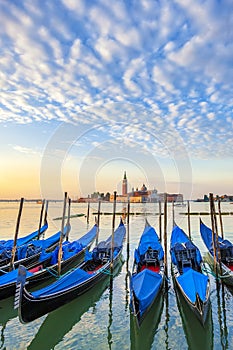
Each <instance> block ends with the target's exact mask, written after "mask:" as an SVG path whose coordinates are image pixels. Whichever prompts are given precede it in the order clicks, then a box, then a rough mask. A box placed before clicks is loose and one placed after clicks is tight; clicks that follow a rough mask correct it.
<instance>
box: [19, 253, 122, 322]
mask: <svg viewBox="0 0 233 350" xmlns="http://www.w3.org/2000/svg"><path fill="white" fill-rule="evenodd" d="M120 258H121V252H119V254H118V255H117V256H116V257H115V259H114V261H113V268H114V267H116V265H117V264H118V262H119V260H120ZM80 268H81V266H80ZM103 268H104V271H102V272H98V273H96V274H95V273H94V274H93V276H92V277H91V278H90V279H88V280H86V281H84V282H83V283H80V284H78V285H77V286H75V287H73V288H70V289H67V290H64V291H63V292H60V293H54V294H52V295H49V296H45V297H43V298H37V299H34V298H33V297H32V295H31V294H30V293H28V292H27V290H26V288H25V286H24V287H22V286H21V287H19V288H21V290H20V292H19V293H20V298H21V303H20V305H19V318H20V321H21V322H22V323H27V322H31V321H33V320H35V319H37V318H39V317H41V316H43V315H45V314H47V313H48V312H51V311H53V310H55V309H57V308H59V307H61V306H62V305H65V304H66V303H68V302H70V301H71V300H73V299H75V298H77V297H78V296H80V295H82V294H83V293H85V292H86V291H88V290H89V289H91V288H93V287H95V285H96V284H98V283H99V282H100V281H102V280H104V279H106V278H109V273H110V270H111V266H110V263H109V262H108V263H107V264H106V265H104V266H103Z"/></svg>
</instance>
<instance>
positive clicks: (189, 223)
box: [188, 201, 191, 239]
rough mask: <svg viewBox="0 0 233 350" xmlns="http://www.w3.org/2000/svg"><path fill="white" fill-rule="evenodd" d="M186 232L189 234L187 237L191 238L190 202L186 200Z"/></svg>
mask: <svg viewBox="0 0 233 350" xmlns="http://www.w3.org/2000/svg"><path fill="white" fill-rule="evenodd" d="M188 234H189V239H191V222H190V204H189V201H188Z"/></svg>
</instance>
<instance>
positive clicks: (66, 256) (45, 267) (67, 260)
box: [0, 225, 98, 300]
mask: <svg viewBox="0 0 233 350" xmlns="http://www.w3.org/2000/svg"><path fill="white" fill-rule="evenodd" d="M97 230H98V226H97V225H94V226H93V228H92V229H91V230H90V231H89V232H87V233H86V234H85V235H84V236H82V237H81V238H79V239H77V240H76V241H73V242H69V241H65V242H63V244H62V260H61V265H60V267H61V274H64V273H66V272H67V271H69V270H70V269H71V268H74V267H76V266H77V265H78V264H79V263H81V261H82V260H83V258H84V254H85V251H86V249H88V248H89V247H90V246H91V244H92V243H93V241H94V239H95V238H96V234H97ZM58 250H59V247H57V248H55V250H54V251H52V252H47V253H46V252H43V253H41V257H40V259H39V260H38V261H37V263H35V264H34V266H33V267H32V268H30V269H27V272H26V283H27V288H31V287H35V286H37V285H39V284H40V283H43V282H45V281H48V280H50V279H51V280H53V281H54V280H55V278H57V277H58ZM17 275H18V269H15V270H13V271H10V272H8V273H6V274H5V275H3V276H0V300H1V299H5V298H8V297H10V296H12V295H14V293H15V283H16V281H17Z"/></svg>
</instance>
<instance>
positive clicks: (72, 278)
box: [31, 269, 92, 298]
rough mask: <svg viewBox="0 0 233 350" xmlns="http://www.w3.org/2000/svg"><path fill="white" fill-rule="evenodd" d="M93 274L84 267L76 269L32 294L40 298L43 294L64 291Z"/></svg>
mask: <svg viewBox="0 0 233 350" xmlns="http://www.w3.org/2000/svg"><path fill="white" fill-rule="evenodd" d="M91 277H92V276H91V275H90V274H88V273H87V272H86V271H83V270H82V269H75V270H74V271H72V272H71V273H69V274H67V275H65V276H63V277H61V278H60V279H59V280H57V281H56V282H54V283H52V284H50V285H48V286H47V287H45V288H42V289H39V290H37V291H35V292H32V293H31V294H32V295H33V296H34V297H35V298H40V297H42V296H46V295H51V294H53V293H57V292H62V291H64V290H66V289H68V288H72V287H74V286H76V285H78V284H79V283H82V282H84V281H86V280H87V279H89V278H91Z"/></svg>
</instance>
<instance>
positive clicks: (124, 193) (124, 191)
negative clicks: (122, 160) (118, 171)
mask: <svg viewBox="0 0 233 350" xmlns="http://www.w3.org/2000/svg"><path fill="white" fill-rule="evenodd" d="M127 193H128V181H127V177H126V171H125V172H124V177H123V180H122V196H127Z"/></svg>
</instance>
